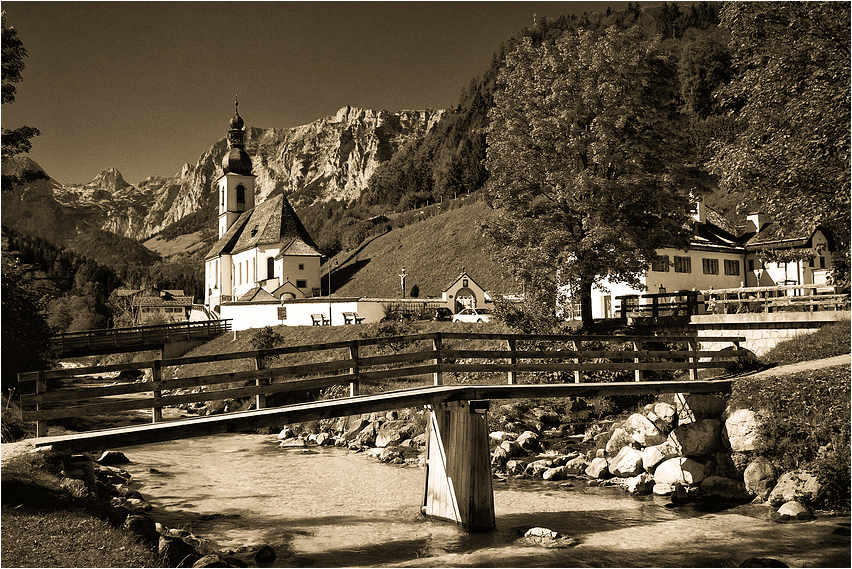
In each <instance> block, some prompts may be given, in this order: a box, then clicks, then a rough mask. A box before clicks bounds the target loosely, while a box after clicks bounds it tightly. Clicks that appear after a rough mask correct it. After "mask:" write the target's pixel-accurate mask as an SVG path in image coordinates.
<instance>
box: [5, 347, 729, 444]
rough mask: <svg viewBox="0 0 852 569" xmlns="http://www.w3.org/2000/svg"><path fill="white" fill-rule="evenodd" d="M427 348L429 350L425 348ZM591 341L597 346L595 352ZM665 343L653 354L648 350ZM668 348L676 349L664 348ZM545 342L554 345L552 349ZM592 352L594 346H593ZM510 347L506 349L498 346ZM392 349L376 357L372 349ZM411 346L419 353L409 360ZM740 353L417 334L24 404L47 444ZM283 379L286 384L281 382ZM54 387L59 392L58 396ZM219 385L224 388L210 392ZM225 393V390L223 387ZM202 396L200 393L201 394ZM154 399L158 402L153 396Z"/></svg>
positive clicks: (681, 365)
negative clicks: (100, 423)
mask: <svg viewBox="0 0 852 569" xmlns="http://www.w3.org/2000/svg"><path fill="white" fill-rule="evenodd" d="M479 340H482V341H488V342H490V345H488V346H486V347H485V349H468V348H467V347H464V349H460V348H459V346H456V347H452V346H451V345H450V342H454V341H463V342H470V341H479ZM700 341H701V342H730V343H731V344H732V345H733V346H734V348H736V347H738V346H739V343H740V342H744V341H745V338H741V337H718V338H716V337H713V338H708V337H702V338H700ZM601 342H619V343H627V344H628V345H629V346H631V348H632V349H603V348H601V346H600V343H601ZM423 343H425V344H426V345H425V346H423ZM589 343H591V345H589ZM649 343H653V344H655V345H654V346H652V347H651V348H650V349H644V345H645V344H649ZM660 343H668V344H673V345H674V346H675V347H674V348H671V349H669V348H666V349H663V348H660V346H659V344H660ZM542 344H549V347H546V348H543V347H542ZM584 344H586V345H585V346H584ZM499 345H502V346H505V348H503V349H500V348H498V347H496V346H499ZM377 347H390V350H389V351H390V352H392V353H389V354H388V353H383V352H384V351H386V350H376V349H373V350H372V351H373V352H375V353H374V354H372V355H368V354H367V353H366V352H367V349H368V348H377ZM403 347H406V348H407V349H408V350H409V351H405V352H403V351H402V349H403ZM317 352H320V353H323V354H324V357H322V358H321V361H316V359H317V358H316V357H312V359H313V361H306V360H307V359H308V358H306V359H305V360H303V361H301V362H299V363H293V364H289V365H282V366H279V367H272V368H267V367H266V362H267V361H268V358H269V357H271V356H287V355H291V356H296V355H299V354H311V353H317ZM736 356H737V354H736V351H731V350H718V351H703V350H700V346H699V338H697V337H696V336H694V335H678V336H674V335H673V336H652V335H642V336H638V335H637V336H576V335H520V334H517V335H516V334H475V333H432V334H417V335H408V336H396V337H383V338H367V339H359V340H351V341H345V342H332V343H323V344H310V345H302V346H285V347H280V348H273V349H268V350H257V351H246V352H235V353H227V354H216V355H208V356H193V357H184V358H174V359H162V360H151V361H146V362H137V363H130V364H114V365H107V366H98V367H87V368H75V369H64V370H45V371H39V372H27V373H21V374H19V375H18V380H19V381H20V382H35V393H34V394H29V395H28V394H25V395H22V396H21V405H22V407H23V409H24V410H23V419H24V420H26V421H35V422H36V427H37V436H44V435H45V434H46V421H50V420H55V419H65V418H71V417H83V416H87V415H88V416H91V415H102V414H114V413H115V412H119V411H128V410H139V409H152V418H153V422H155V423H156V422H159V421H161V420H162V408H163V407H165V406H175V405H181V404H188V403H195V402H201V401H211V400H223V399H231V398H246V397H255V398H256V399H255V408H256V409H263V408H265V407H266V396H267V395H269V394H273V393H285V392H294V391H302V392H304V391H308V390H317V389H322V388H327V387H332V386H338V385H349V396H350V397H354V396H357V395H358V394H359V391H360V385H361V383H362V382H381V381H385V380H392V379H401V378H412V377H417V376H421V377H424V376H425V377H431V382H430V383H431V384H432V385H434V386H441V385H443V383H444V374H448V373H458V374H467V373H493V374H500V375H503V376H504V377H505V378H506V379H505V381H506V383H507V384H508V385H517V384H518V383H519V379H520V375H521V374H523V373H530V372H571V373H573V377H574V383H581V382H582V381H583V375H584V374H585V373H588V372H593V371H631V372H633V374H634V379H635V381H642V380H643V379H644V375H643V374H644V373H645V372H646V371H651V370H685V371H688V373H689V377H690V379H693V380H695V379H697V374H698V371H699V370H701V369H709V368H718V367H724V366H726V365H727V364H728V362H727V361H726V360H728V359H731V358H735V357H736ZM237 359H244V360H249V361H251V362H252V363H253V367H254V368H255V369H254V370H249V371H239V372H230V373H219V374H209V373H204V374H202V375H196V376H192V377H181V378H176V379H164V370H165V369H166V368H174V367H176V366H188V365H192V364H199V363H211V362H213V363H215V362H225V361H230V360H237ZM147 370H150V374H148V375H149V378H150V379H149V380H148V381H130V382H124V383H122V382H120V381H118V380H115V381H114V382H113V383H112V384H111V385H106V386H96V387H65V388H61V387H60V388H58V389H56V388H53V387H52V385H51V384H56V383H61V381H56V380H67V379H72V378H76V377H78V376H86V375H91V374H95V373H98V374H102V373H106V372H122V371H132V372H137V374H136V375H137V376H138V374H139V372H146V371H147ZM273 379H275V380H277V381H276V382H274V383H273V381H272V380H273ZM49 387H50V388H49ZM210 387H217V389H214V390H209V391H204V390H203V389H209V388H210ZM221 387H223V388H221ZM199 388H200V389H199ZM146 394H149V395H146Z"/></svg>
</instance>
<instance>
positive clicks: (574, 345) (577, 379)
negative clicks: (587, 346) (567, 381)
mask: <svg viewBox="0 0 852 569" xmlns="http://www.w3.org/2000/svg"><path fill="white" fill-rule="evenodd" d="M571 349H573V350H574V351H575V352H579V351H580V344H579V343H578V342H577V340H571ZM572 360H573V362H574V363H575V364H577V365H580V358H579V357H576V358H572ZM582 381H583V372H582V370H579V369H577V370H574V383H581V382H582Z"/></svg>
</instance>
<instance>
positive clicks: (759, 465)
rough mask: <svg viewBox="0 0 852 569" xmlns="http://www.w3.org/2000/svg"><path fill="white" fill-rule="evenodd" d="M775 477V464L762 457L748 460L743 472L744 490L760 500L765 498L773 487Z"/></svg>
mask: <svg viewBox="0 0 852 569" xmlns="http://www.w3.org/2000/svg"><path fill="white" fill-rule="evenodd" d="M776 479H777V474H776V472H775V466H774V465H773V464H772V463H771V462H770V461H768V460H767V459H765V458H763V457H758V458H757V459H755V460H753V461H752V462H750V463H749V465H748V466H746V469H745V472H744V473H743V482H744V483H745V489H746V491H747V492H748V493H749V494H751V495H752V496H757V497H758V498H760V499H761V500H766V498H767V497H768V496H769V493H770V492H771V491H772V489H773V488H774V487H775V481H776Z"/></svg>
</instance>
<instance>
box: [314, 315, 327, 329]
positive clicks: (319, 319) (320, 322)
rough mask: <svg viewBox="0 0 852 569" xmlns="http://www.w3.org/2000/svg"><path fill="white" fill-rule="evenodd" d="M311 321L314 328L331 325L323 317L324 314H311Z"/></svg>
mask: <svg viewBox="0 0 852 569" xmlns="http://www.w3.org/2000/svg"><path fill="white" fill-rule="evenodd" d="M311 321H312V322H313V325H314V326H328V325H329V324H331V321H329V319H328V318H326V317H325V314H311Z"/></svg>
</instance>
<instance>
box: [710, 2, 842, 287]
mask: <svg viewBox="0 0 852 569" xmlns="http://www.w3.org/2000/svg"><path fill="white" fill-rule="evenodd" d="M849 18H850V8H849V4H848V3H846V2H742V3H740V2H737V3H731V4H726V5H725V6H724V8H723V9H722V11H721V20H722V23H721V25H722V26H723V27H724V28H726V29H727V30H728V31H729V32H730V34H731V43H730V45H731V49H732V52H733V65H734V76H733V80H732V81H731V82H730V83H729V84H728V85H727V86H726V87H725V88H723V89H721V90H720V91H719V92H718V93H717V96H718V97H719V98H720V99H721V102H722V104H723V105H724V106H723V110H724V111H725V112H726V113H727V115H728V116H729V117H731V119H732V120H733V123H734V130H735V134H734V135H733V136H728V137H725V138H719V139H717V140H716V141H715V148H714V150H715V153H714V156H713V157H712V159H711V160H710V162H709V166H710V167H711V168H712V169H713V170H714V171H715V172H716V173H718V174H719V176H720V185H721V187H722V188H723V189H725V190H727V191H730V192H737V193H739V194H741V195H743V196H744V197H745V198H746V199H744V200H743V203H742V207H743V208H749V209H752V210H754V209H761V210H762V211H763V212H764V213H767V214H770V215H772V216H773V217H774V218H775V220H776V221H778V222H779V223H780V224H782V225H784V226H786V227H788V228H791V229H798V230H808V229H813V227H814V226H815V225H817V224H823V225H826V226H828V227H829V228H830V229H831V230H832V231H833V232H834V234H835V238H836V239H835V242H836V244H837V246H838V249H839V252H840V253H841V254H840V255H837V256H836V257H835V260H836V261H841V262H842V264H843V265H844V266H842V267H840V271H839V272H840V273H845V276H841V280H846V281H847V282H848V266H849V218H850V215H849V208H850V201H849V197H850V169H849V168H850V163H849V159H850V142H849V132H850V68H849V56H850V51H849V48H850V27H849Z"/></svg>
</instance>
